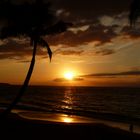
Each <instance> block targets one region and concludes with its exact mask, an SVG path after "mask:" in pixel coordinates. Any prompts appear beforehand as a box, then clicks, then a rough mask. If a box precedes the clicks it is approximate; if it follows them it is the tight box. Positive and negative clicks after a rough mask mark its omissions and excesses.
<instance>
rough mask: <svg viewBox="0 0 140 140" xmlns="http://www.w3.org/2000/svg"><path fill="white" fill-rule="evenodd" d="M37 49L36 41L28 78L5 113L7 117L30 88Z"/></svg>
mask: <svg viewBox="0 0 140 140" xmlns="http://www.w3.org/2000/svg"><path fill="white" fill-rule="evenodd" d="M36 49H37V42H36V41H34V47H33V56H32V60H31V64H30V67H29V70H28V73H27V76H26V78H25V81H24V83H23V85H22V87H21V88H20V90H19V93H18V94H17V96H16V98H15V99H14V101H13V102H12V103H11V104H10V106H9V107H8V108H7V109H6V110H5V111H4V112H3V116H7V115H8V114H9V113H10V112H11V110H12V109H13V108H14V107H15V106H16V104H17V103H18V102H19V100H20V99H21V97H22V96H23V94H24V92H25V90H26V89H27V87H28V84H29V81H30V78H31V75H32V72H33V69H34V65H35V56H36Z"/></svg>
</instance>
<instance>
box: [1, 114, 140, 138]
mask: <svg viewBox="0 0 140 140" xmlns="http://www.w3.org/2000/svg"><path fill="white" fill-rule="evenodd" d="M6 139H9V140H15V139H18V140H27V139H30V140H53V139H57V140H81V139H85V140H140V135H138V134H132V133H129V132H127V131H123V130H120V129H117V128H112V127H109V126H105V125H103V124H96V123H94V124H70V123H53V122H46V121H36V120H28V119H23V118H21V117H19V116H17V115H16V114H10V115H9V116H8V117H7V118H1V119H0V140H6Z"/></svg>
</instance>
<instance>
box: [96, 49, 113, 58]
mask: <svg viewBox="0 0 140 140" xmlns="http://www.w3.org/2000/svg"><path fill="white" fill-rule="evenodd" d="M114 53H115V51H114V50H112V49H101V50H98V51H95V54H96V55H101V56H104V55H111V54H114Z"/></svg>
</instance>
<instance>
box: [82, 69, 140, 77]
mask: <svg viewBox="0 0 140 140" xmlns="http://www.w3.org/2000/svg"><path fill="white" fill-rule="evenodd" d="M118 76H140V71H139V70H136V71H126V72H120V73H97V74H89V75H83V76H82V77H87V78H88V77H110V78H111V77H118Z"/></svg>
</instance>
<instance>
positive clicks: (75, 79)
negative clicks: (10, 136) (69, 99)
mask: <svg viewBox="0 0 140 140" xmlns="http://www.w3.org/2000/svg"><path fill="white" fill-rule="evenodd" d="M83 80H84V79H83V78H81V77H75V78H74V79H73V80H72V81H83ZM53 81H54V82H67V81H69V80H67V79H65V78H56V79H54V80H53Z"/></svg>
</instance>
